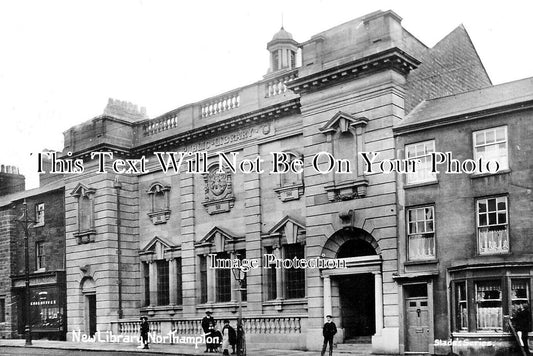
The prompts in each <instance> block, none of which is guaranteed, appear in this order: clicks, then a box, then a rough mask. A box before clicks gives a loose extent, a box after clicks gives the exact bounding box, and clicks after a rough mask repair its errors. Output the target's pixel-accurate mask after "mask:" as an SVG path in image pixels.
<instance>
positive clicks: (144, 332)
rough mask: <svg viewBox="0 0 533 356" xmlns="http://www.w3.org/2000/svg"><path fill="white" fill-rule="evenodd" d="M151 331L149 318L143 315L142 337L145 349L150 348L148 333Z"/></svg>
mask: <svg viewBox="0 0 533 356" xmlns="http://www.w3.org/2000/svg"><path fill="white" fill-rule="evenodd" d="M149 332H150V324H149V323H148V318H147V317H145V316H141V339H142V343H143V345H144V346H143V349H148V333H149Z"/></svg>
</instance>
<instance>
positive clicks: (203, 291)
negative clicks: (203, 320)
mask: <svg viewBox="0 0 533 356" xmlns="http://www.w3.org/2000/svg"><path fill="white" fill-rule="evenodd" d="M200 303H207V257H205V256H200Z"/></svg>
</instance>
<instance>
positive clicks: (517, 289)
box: [511, 279, 529, 312]
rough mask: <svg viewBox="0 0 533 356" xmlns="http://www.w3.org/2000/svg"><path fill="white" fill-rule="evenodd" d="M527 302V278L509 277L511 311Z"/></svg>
mask: <svg viewBox="0 0 533 356" xmlns="http://www.w3.org/2000/svg"><path fill="white" fill-rule="evenodd" d="M528 303H529V283H528V280H527V279H511V307H512V312H514V311H515V310H516V309H518V307H519V306H521V305H525V304H528Z"/></svg>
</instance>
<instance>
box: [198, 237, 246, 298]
mask: <svg viewBox="0 0 533 356" xmlns="http://www.w3.org/2000/svg"><path fill="white" fill-rule="evenodd" d="M195 250H196V251H197V261H198V270H197V273H198V275H197V281H198V284H197V289H198V292H199V293H198V295H199V300H198V302H199V303H201V304H211V303H236V301H237V299H238V295H237V290H238V282H237V281H236V280H235V278H234V277H233V273H232V271H231V268H219V266H223V265H224V261H233V260H236V259H240V260H242V259H243V258H246V250H245V241H244V238H243V237H239V236H235V235H234V234H232V233H231V232H229V231H228V230H226V229H222V228H219V227H215V228H213V229H212V230H211V231H210V232H209V233H207V234H206V236H205V237H204V238H203V239H202V240H200V241H199V242H197V243H196V246H195ZM245 278H246V277H245ZM243 289H244V291H243V292H242V294H241V296H242V300H243V301H246V279H245V280H244V281H243Z"/></svg>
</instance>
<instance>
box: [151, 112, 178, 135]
mask: <svg viewBox="0 0 533 356" xmlns="http://www.w3.org/2000/svg"><path fill="white" fill-rule="evenodd" d="M176 127H178V117H177V115H167V116H164V117H160V118H158V119H155V120H150V121H149V122H147V123H146V124H144V125H143V133H144V135H145V136H150V135H154V134H156V133H159V132H163V131H166V130H170V129H173V128H176Z"/></svg>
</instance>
